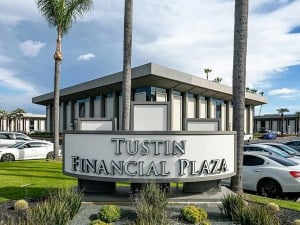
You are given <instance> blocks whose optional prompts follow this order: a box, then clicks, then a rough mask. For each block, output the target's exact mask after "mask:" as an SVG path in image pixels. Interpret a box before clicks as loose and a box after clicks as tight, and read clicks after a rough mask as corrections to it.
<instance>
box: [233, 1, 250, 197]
mask: <svg viewBox="0 0 300 225" xmlns="http://www.w3.org/2000/svg"><path fill="white" fill-rule="evenodd" d="M248 7H249V6H248V0H243V1H239V0H236V1H235V18H234V55H233V75H232V87H233V130H234V131H236V134H237V143H236V147H237V151H236V153H237V156H236V159H237V166H236V175H235V176H233V177H232V179H231V188H232V190H233V191H234V192H236V193H243V182H242V169H243V145H244V110H245V80H246V56H247V36H248Z"/></svg>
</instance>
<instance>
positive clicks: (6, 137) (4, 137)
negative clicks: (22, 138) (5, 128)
mask: <svg viewBox="0 0 300 225" xmlns="http://www.w3.org/2000/svg"><path fill="white" fill-rule="evenodd" d="M0 139H10V138H9V137H8V135H6V134H0Z"/></svg>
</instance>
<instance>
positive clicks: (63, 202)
mask: <svg viewBox="0 0 300 225" xmlns="http://www.w3.org/2000/svg"><path fill="white" fill-rule="evenodd" d="M81 199H82V194H81V193H77V192H76V191H74V190H72V189H58V190H52V191H50V192H49V197H48V198H47V199H46V200H45V201H42V202H40V203H38V204H37V205H36V206H35V207H33V208H32V209H31V210H30V212H29V215H28V225H36V224H40V225H46V224H56V225H66V224H68V221H69V220H71V219H72V218H73V217H74V215H76V213H77V212H78V210H79V207H80V205H81Z"/></svg>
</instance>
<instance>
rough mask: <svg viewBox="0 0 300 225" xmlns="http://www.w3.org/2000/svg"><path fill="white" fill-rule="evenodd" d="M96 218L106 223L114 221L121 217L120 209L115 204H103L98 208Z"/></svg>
mask: <svg viewBox="0 0 300 225" xmlns="http://www.w3.org/2000/svg"><path fill="white" fill-rule="evenodd" d="M97 218H98V219H100V220H102V221H104V222H106V223H111V222H115V221H117V220H118V219H120V218H121V210H120V208H119V207H118V206H115V205H105V206H103V207H102V208H101V209H100V211H99V213H98V215H97Z"/></svg>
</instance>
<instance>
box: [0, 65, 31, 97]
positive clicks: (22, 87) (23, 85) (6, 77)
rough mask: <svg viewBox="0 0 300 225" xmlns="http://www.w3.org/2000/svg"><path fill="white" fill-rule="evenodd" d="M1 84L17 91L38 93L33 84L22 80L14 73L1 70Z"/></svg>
mask: <svg viewBox="0 0 300 225" xmlns="http://www.w3.org/2000/svg"><path fill="white" fill-rule="evenodd" d="M0 74H1V77H0V84H1V85H2V86H6V87H7V88H10V89H15V90H18V91H24V92H30V93H36V90H35V87H34V85H33V84H31V83H29V82H27V81H25V80H22V79H20V78H19V77H18V76H17V75H16V74H15V73H14V72H12V71H10V70H7V69H3V68H0Z"/></svg>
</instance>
